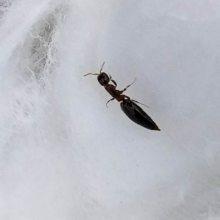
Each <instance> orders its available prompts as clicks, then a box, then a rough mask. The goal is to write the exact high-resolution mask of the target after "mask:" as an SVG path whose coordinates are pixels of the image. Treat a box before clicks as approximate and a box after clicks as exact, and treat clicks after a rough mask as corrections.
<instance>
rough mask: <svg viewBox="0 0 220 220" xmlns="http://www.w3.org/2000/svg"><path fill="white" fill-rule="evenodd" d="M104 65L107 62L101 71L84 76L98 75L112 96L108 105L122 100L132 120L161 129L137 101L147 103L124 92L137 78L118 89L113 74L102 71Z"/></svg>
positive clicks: (149, 127) (102, 84) (154, 128)
mask: <svg viewBox="0 0 220 220" xmlns="http://www.w3.org/2000/svg"><path fill="white" fill-rule="evenodd" d="M104 65H105V62H103V64H102V66H101V69H100V71H99V73H87V74H85V75H84V76H88V75H95V76H97V80H98V82H99V83H100V85H101V86H103V87H104V88H105V90H106V91H107V92H108V93H109V94H110V95H111V96H112V98H111V99H110V100H108V101H107V103H106V106H108V103H109V102H110V101H113V100H115V99H116V100H117V101H118V102H120V106H121V109H122V111H123V112H124V113H125V114H126V115H127V116H128V117H129V118H130V119H131V120H132V121H134V122H135V123H137V124H139V125H141V126H143V127H145V128H148V129H151V130H160V129H159V128H158V126H157V125H156V123H155V122H154V121H153V120H152V119H151V118H150V117H149V116H148V115H147V114H146V113H145V112H144V110H143V109H142V108H141V107H140V106H138V105H137V104H136V103H139V104H141V105H145V104H143V103H140V102H138V101H136V100H133V99H131V98H130V97H129V96H127V95H125V94H123V92H125V91H126V90H127V89H128V88H129V87H130V86H131V85H133V84H134V83H135V81H136V79H135V80H134V81H133V82H132V83H131V84H129V85H127V86H126V87H125V88H124V89H122V90H117V89H116V88H117V83H116V82H115V80H113V79H112V77H111V75H108V74H107V73H105V72H103V71H102V70H103V67H104ZM145 106H146V105H145ZM146 107H148V106H146Z"/></svg>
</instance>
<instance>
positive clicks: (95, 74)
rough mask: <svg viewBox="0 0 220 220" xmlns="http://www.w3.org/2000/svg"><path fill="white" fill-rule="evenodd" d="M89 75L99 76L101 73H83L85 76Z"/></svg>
mask: <svg viewBox="0 0 220 220" xmlns="http://www.w3.org/2000/svg"><path fill="white" fill-rule="evenodd" d="M88 75H93V76H97V75H99V74H98V73H87V74H85V75H83V76H88Z"/></svg>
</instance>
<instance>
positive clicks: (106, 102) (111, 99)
mask: <svg viewBox="0 0 220 220" xmlns="http://www.w3.org/2000/svg"><path fill="white" fill-rule="evenodd" d="M114 99H115V98H111V99H109V100H108V101H107V102H106V107H107V108H108V103H109V102H111V101H113V100H114Z"/></svg>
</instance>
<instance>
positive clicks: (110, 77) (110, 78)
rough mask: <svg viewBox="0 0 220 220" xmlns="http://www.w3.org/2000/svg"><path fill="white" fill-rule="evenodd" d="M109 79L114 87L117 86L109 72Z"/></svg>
mask: <svg viewBox="0 0 220 220" xmlns="http://www.w3.org/2000/svg"><path fill="white" fill-rule="evenodd" d="M109 80H110V81H111V82H113V84H114V85H115V87H117V83H116V82H115V80H113V79H112V76H111V75H110V74H109Z"/></svg>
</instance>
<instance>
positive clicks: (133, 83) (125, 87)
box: [122, 78, 136, 92]
mask: <svg viewBox="0 0 220 220" xmlns="http://www.w3.org/2000/svg"><path fill="white" fill-rule="evenodd" d="M135 82H136V78H135V79H134V81H133V82H132V83H131V84H129V85H127V86H126V87H125V88H124V89H123V90H122V92H124V91H126V90H127V89H128V88H129V87H130V86H132V85H133V84H134V83H135Z"/></svg>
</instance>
